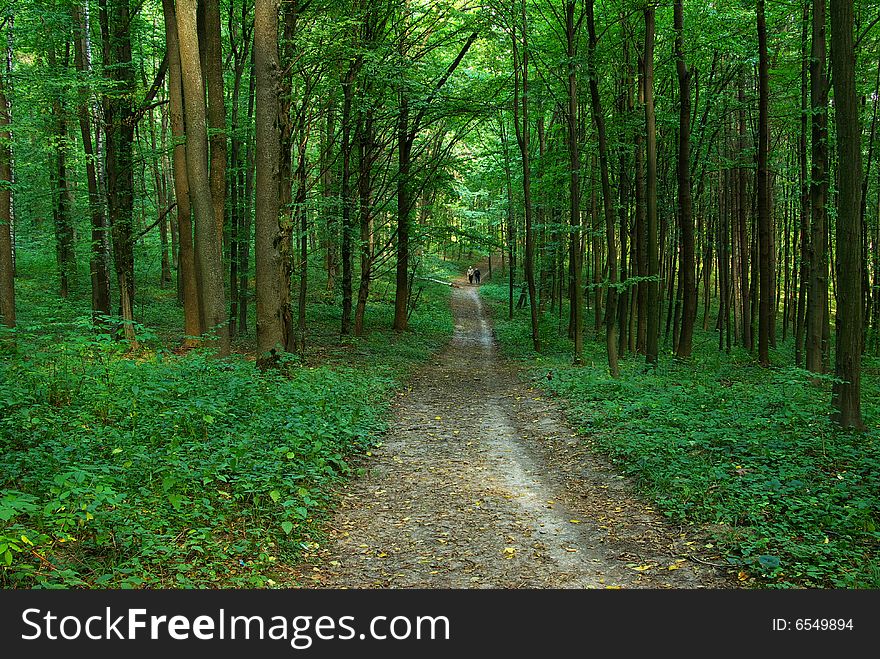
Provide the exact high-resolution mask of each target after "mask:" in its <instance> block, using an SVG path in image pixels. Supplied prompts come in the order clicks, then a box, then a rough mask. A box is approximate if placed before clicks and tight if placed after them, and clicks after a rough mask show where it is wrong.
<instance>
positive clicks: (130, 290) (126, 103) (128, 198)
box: [98, 0, 137, 347]
mask: <svg viewBox="0 0 880 659" xmlns="http://www.w3.org/2000/svg"><path fill="white" fill-rule="evenodd" d="M98 7H99V19H100V23H101V36H102V41H103V45H104V47H103V52H104V71H105V74H106V75H107V76H108V77H109V78H110V80H111V82H112V84H113V87H114V92H113V94H112V95H105V96H104V127H105V132H106V145H105V149H106V152H105V159H106V163H107V165H106V170H105V173H106V176H107V186H106V187H107V190H106V191H107V208H108V216H109V221H110V231H111V235H112V238H113V240H112V243H113V260H114V262H115V266H116V281H117V285H118V288H119V315H120V316H121V318H122V332H123V335H124V336H125V339H126V340H127V341H128V342H129V344H130V345H131V346H132V347H135V346H136V345H137V340H136V337H135V331H134V294H135V287H134V241H133V227H132V221H133V217H132V215H133V211H134V168H133V157H132V156H133V153H132V145H133V142H134V107H133V96H134V90H135V82H134V69H133V67H132V56H131V35H130V33H129V26H130V22H131V13H130V10H129V5H128V0H117V1H116V2H114V3H113V4H112V6H111V9H110V10H109V11H108V8H107V0H99V2H98Z"/></svg>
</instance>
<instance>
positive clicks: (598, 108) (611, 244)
mask: <svg viewBox="0 0 880 659" xmlns="http://www.w3.org/2000/svg"><path fill="white" fill-rule="evenodd" d="M593 4H594V3H593V0H587V31H588V32H589V37H590V56H589V61H588V67H589V71H590V99H591V101H592V103H591V105H592V109H593V124H594V126H595V127H596V138H597V141H598V143H599V171H600V176H601V180H602V207H603V209H604V211H605V249H606V252H607V253H606V259H607V268H608V293H607V298H606V302H605V347H606V352H607V353H608V369H609V371H610V372H611V377H614V378H616V377H618V376H619V375H620V366H619V365H618V358H617V244H616V242H615V236H614V225H615V221H616V218H615V216H614V199H613V195H612V192H611V177H610V175H609V172H608V144H607V139H606V136H605V112H604V110H603V109H602V99H601V97H600V96H599V79H598V75H597V73H596V44H597V42H598V39H597V37H596V20H595V17H594V16H593Z"/></svg>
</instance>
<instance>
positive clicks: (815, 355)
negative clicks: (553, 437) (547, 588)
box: [0, 0, 880, 587]
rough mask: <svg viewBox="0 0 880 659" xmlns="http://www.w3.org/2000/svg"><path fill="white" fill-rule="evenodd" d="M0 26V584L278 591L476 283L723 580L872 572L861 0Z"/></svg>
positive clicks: (876, 62)
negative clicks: (720, 562)
mask: <svg viewBox="0 0 880 659" xmlns="http://www.w3.org/2000/svg"><path fill="white" fill-rule="evenodd" d="M0 13H2V18H0V35H2V39H0V43H2V44H3V48H4V53H5V56H4V57H3V62H2V65H0V318H2V324H3V326H4V327H3V329H2V334H0V345H2V352H3V355H2V361H0V392H2V400H0V447H2V452H3V455H2V457H0V493H2V498H0V564H3V565H5V566H6V567H4V571H3V574H2V576H0V580H2V582H3V583H4V585H6V586H23V585H27V586H32V585H44V586H59V585H60V586H91V587H96V586H97V587H101V586H105V587H106V586H114V587H118V586H124V587H133V586H140V585H149V586H169V585H177V586H181V585H182V586H192V585H199V584H205V583H219V584H232V585H248V586H250V585H267V584H269V585H272V584H274V583H276V582H278V581H279V580H280V579H281V577H280V576H279V572H278V568H277V566H278V565H279V563H281V562H283V561H285V560H292V559H293V558H295V557H296V556H297V555H298V553H299V552H301V551H303V550H304V549H307V548H308V547H309V545H310V543H312V542H313V541H314V534H315V533H316V528H317V526H316V525H317V523H318V521H320V519H321V517H322V515H324V514H325V513H326V511H327V510H328V509H329V507H330V506H331V502H332V497H331V494H330V491H331V489H332V485H333V483H334V482H336V481H337V480H338V479H341V478H348V477H351V476H352V475H356V470H354V469H353V468H352V467H351V466H350V464H349V463H350V457H351V456H352V455H354V454H361V453H363V452H365V451H368V450H369V448H370V447H371V446H372V443H373V442H374V441H375V438H376V436H377V433H378V432H379V431H380V430H381V428H382V427H383V424H384V423H385V419H386V412H387V404H388V400H389V398H390V396H391V395H392V393H393V391H394V389H395V388H396V387H398V386H399V385H400V382H401V381H402V380H403V379H405V377H406V375H407V374H408V373H410V372H411V371H412V369H413V368H414V367H415V366H416V365H417V364H419V363H421V362H424V361H425V360H426V359H427V358H428V356H429V355H430V354H431V352H432V351H434V350H436V349H437V348H438V347H439V346H441V345H442V344H443V342H444V341H445V340H447V339H448V337H449V336H450V334H451V332H452V317H451V315H450V312H449V309H448V305H447V304H446V300H447V298H448V294H449V287H448V286H445V285H444V282H449V281H452V280H453V279H455V278H456V277H459V276H460V275H461V273H462V272H463V271H464V269H465V268H466V267H467V266H468V265H470V264H473V263H478V262H479V263H481V264H482V267H483V268H484V279H486V280H488V285H487V286H486V287H484V288H483V289H482V291H483V294H484V296H485V297H486V298H487V299H489V300H491V301H493V309H494V314H495V318H496V329H497V334H498V339H499V341H500V343H501V344H502V347H503V348H504V349H505V350H506V351H507V354H508V355H510V356H512V357H514V358H519V359H524V360H525V361H526V363H527V367H528V368H530V369H534V374H535V377H536V378H537V379H539V380H540V381H541V382H542V383H543V386H545V387H549V388H550V389H552V390H553V391H554V392H555V393H556V394H557V395H559V396H561V397H562V398H563V399H564V400H567V401H568V402H569V404H570V410H571V413H572V415H573V418H575V419H577V421H578V423H579V424H580V426H581V428H582V429H584V430H585V431H589V433H590V436H591V437H593V438H594V441H596V448H597V450H601V451H603V452H605V453H608V454H610V455H612V456H614V458H615V459H616V460H618V461H619V462H620V465H621V468H622V469H623V470H624V471H626V472H627V473H630V474H632V475H634V476H635V477H636V478H638V479H639V480H640V482H641V483H642V485H643V486H644V487H645V488H646V491H647V492H649V493H650V495H651V496H652V497H653V498H654V499H655V500H656V501H658V502H659V503H660V504H661V507H663V508H664V512H666V514H667V515H668V516H669V517H671V518H672V519H674V520H676V521H680V522H681V523H683V524H684V523H687V524H694V523H701V524H709V525H714V526H715V527H717V529H716V531H717V537H718V540H717V542H718V543H719V546H723V547H725V551H724V553H725V555H726V556H727V558H728V560H729V565H730V567H731V569H734V570H735V571H739V574H741V575H744V576H743V577H742V579H743V580H745V579H747V578H750V577H749V575H752V576H754V577H756V578H758V579H759V580H760V583H761V584H764V585H781V586H790V585H808V586H824V587H828V586H837V587H865V586H872V587H876V586H877V584H878V583H880V573H878V569H877V567H876V555H877V554H876V550H877V543H878V539H880V535H878V531H877V528H876V523H877V516H878V491H880V489H878V486H880V482H878V478H880V477H878V473H880V470H878V467H880V453H878V445H877V432H876V427H877V421H878V418H880V410H878V407H877V403H876V400H877V398H876V394H877V389H878V377H877V374H878V368H880V246H878V244H880V168H878V165H877V163H876V160H877V159H878V154H877V152H876V151H877V148H878V144H877V142H878V139H877V135H876V133H877V113H878V112H877V111H878V105H880V98H878V95H880V46H878V40H880V26H878V23H880V3H877V2H874V1H873V0H840V1H834V2H828V6H827V7H826V0H792V1H779V2H768V3H766V6H765V2H764V0H756V1H751V0H744V1H738V0H737V1H734V0H729V1H728V0H725V1H724V2H690V1H687V2H685V1H684V0H672V1H669V2H664V3H645V2H643V1H639V2H636V1H633V0H601V1H596V0H578V1H575V0H512V1H511V2H491V1H490V2H467V1H466V0H441V1H439V2H430V3H426V2H421V1H420V0H404V1H394V2H392V1H390V0H376V1H366V0H365V1H361V0H291V1H284V2H280V3H279V2H273V1H272V0H256V1H255V2H253V1H251V0H222V1H221V0H202V1H200V2H199V1H197V0H177V2H174V0H162V2H158V1H157V0H144V1H142V2H130V0H94V1H93V0H84V1H79V0H74V1H70V0H46V1H38V0H16V1H14V2H7V3H6V4H5V5H4V6H3V7H2V10H0ZM217 356H219V357H221V359H216V357H217Z"/></svg>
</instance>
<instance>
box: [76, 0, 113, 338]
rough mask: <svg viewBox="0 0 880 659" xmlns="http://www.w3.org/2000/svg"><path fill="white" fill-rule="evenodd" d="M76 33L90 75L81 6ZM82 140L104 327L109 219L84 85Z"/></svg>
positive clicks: (92, 265)
mask: <svg viewBox="0 0 880 659" xmlns="http://www.w3.org/2000/svg"><path fill="white" fill-rule="evenodd" d="M71 15H72V18H73V24H74V30H76V34H75V38H74V50H73V61H74V66H75V67H76V70H77V72H79V74H80V75H84V74H85V73H86V71H87V69H88V68H90V67H87V62H88V53H87V52H86V31H87V29H88V26H87V25H86V22H85V20H84V17H83V14H82V13H81V12H80V7H79V4H77V3H74V4H73V5H72V7H71ZM77 115H78V118H79V129H80V137H81V139H82V144H83V152H84V153H85V160H86V163H85V164H86V183H87V185H88V192H89V218H90V220H91V230H92V236H91V246H90V250H89V273H90V279H91V284H92V322H93V324H95V325H99V324H101V318H102V317H106V316H109V315H110V273H109V268H108V263H107V258H106V257H107V252H106V250H105V249H104V245H105V243H106V240H107V216H106V215H105V214H104V207H103V205H102V203H101V198H100V192H99V191H98V177H97V174H96V172H95V152H94V149H93V147H92V129H91V125H90V124H91V122H90V119H89V92H88V87H87V86H86V85H85V84H82V85H81V86H80V88H79V105H78V108H77Z"/></svg>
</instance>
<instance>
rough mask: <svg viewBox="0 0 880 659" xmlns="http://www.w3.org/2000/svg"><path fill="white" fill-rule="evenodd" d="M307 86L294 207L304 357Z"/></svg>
mask: <svg viewBox="0 0 880 659" xmlns="http://www.w3.org/2000/svg"><path fill="white" fill-rule="evenodd" d="M305 87H306V89H305V90H304V91H303V99H302V103H301V105H300V112H299V121H298V131H297V133H298V135H299V143H298V144H297V165H296V199H295V200H294V204H295V206H294V207H295V209H296V212H295V219H296V220H297V225H298V226H299V293H298V296H297V317H296V318H297V319H296V333H297V336H298V343H299V351H300V355H301V356H302V358H303V359H305V356H306V298H307V294H308V283H309V216H308V213H307V212H306V198H307V194H308V181H307V180H306V173H307V169H308V168H307V165H308V162H307V159H308V146H309V129H310V128H311V125H310V123H309V121H308V112H309V109H310V108H309V94H310V93H311V90H310V89H309V84H308V83H307V84H306V85H305Z"/></svg>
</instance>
